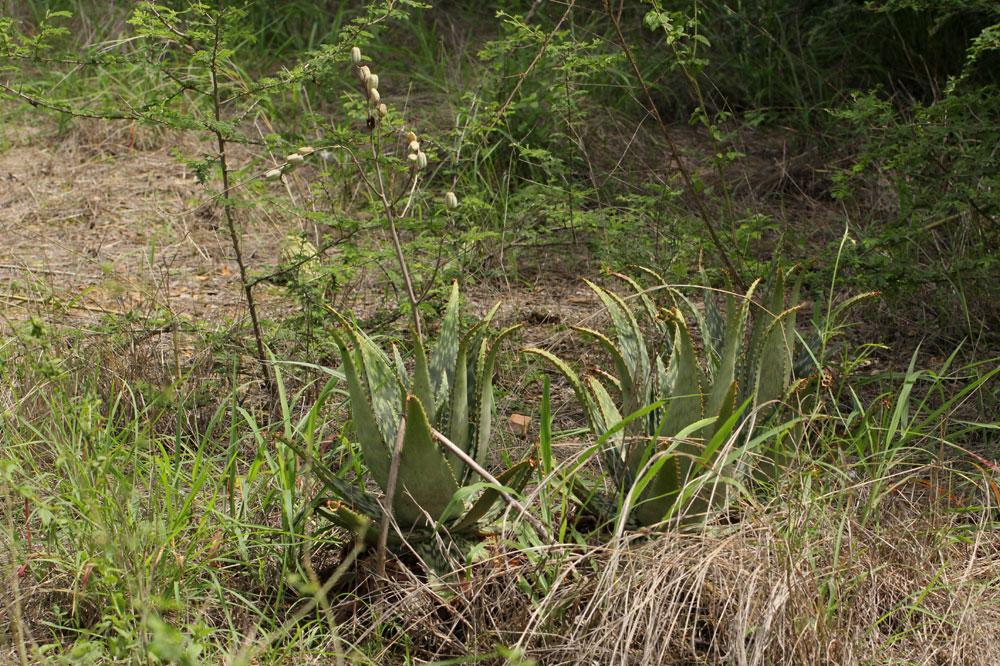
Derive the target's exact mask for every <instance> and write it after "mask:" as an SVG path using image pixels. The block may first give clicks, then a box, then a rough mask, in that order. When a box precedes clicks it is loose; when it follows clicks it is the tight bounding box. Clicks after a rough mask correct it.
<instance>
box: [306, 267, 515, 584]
mask: <svg viewBox="0 0 1000 666" xmlns="http://www.w3.org/2000/svg"><path fill="white" fill-rule="evenodd" d="M496 309H497V308H496V307H494V308H493V310H491V311H490V313H489V314H488V315H487V316H486V318H485V319H483V320H482V321H480V322H479V323H478V324H476V325H475V326H473V327H471V329H469V330H468V331H467V332H466V333H465V335H460V334H459V328H460V326H459V291H458V285H457V283H456V284H454V285H453V287H452V290H451V295H450V298H449V300H448V304H447V306H446V308H445V313H444V317H443V319H442V322H441V327H440V331H439V334H438V339H437V344H436V345H435V346H434V349H433V351H432V352H431V354H430V357H429V358H428V356H427V354H426V352H425V349H424V346H423V344H422V342H421V340H420V338H419V336H414V337H415V343H414V349H413V359H412V375H411V374H410V373H409V372H408V371H407V367H406V364H405V362H404V360H403V358H402V357H401V355H400V354H399V352H398V350H397V349H396V348H395V347H394V348H393V353H392V358H390V356H389V355H387V354H386V353H385V352H384V351H383V350H382V349H381V348H379V346H378V345H377V344H375V342H374V341H373V340H372V339H371V338H370V337H368V336H367V335H366V334H365V333H364V332H363V331H361V330H359V329H358V328H356V327H355V326H353V325H351V324H349V323H348V322H347V321H346V320H344V319H343V318H341V323H342V325H343V327H342V329H341V331H340V332H334V333H333V338H334V340H335V342H336V344H337V346H338V347H339V348H340V352H341V357H342V361H343V366H342V371H343V373H344V376H345V377H346V380H347V386H348V393H349V396H350V410H351V415H352V420H353V423H354V429H355V431H356V434H357V439H358V444H359V447H360V450H361V455H362V457H363V459H364V463H365V467H366V468H367V471H368V474H369V475H370V478H371V480H372V481H374V484H375V485H377V486H378V487H379V488H380V489H381V490H382V491H383V493H384V494H385V496H389V495H391V497H392V506H391V512H392V518H393V519H394V520H395V522H396V524H397V525H398V526H399V528H400V531H399V533H391V534H390V537H389V545H390V547H392V548H394V549H395V550H397V551H399V550H400V549H401V547H402V546H403V540H404V539H405V541H406V542H408V543H409V544H410V547H411V548H413V549H414V550H415V551H416V552H417V553H418V554H420V555H421V557H422V558H423V559H424V560H425V562H426V563H427V564H428V565H429V566H431V568H432V569H434V570H437V571H443V570H447V569H450V562H449V558H451V557H455V556H461V555H464V554H466V553H467V552H468V550H469V548H470V547H471V546H472V545H474V544H475V543H477V542H478V541H479V539H480V538H481V537H483V536H484V535H486V534H488V533H489V531H490V526H491V523H493V522H494V521H495V518H496V515H497V513H498V509H499V507H498V504H499V501H500V499H501V494H500V491H499V489H498V488H496V487H493V486H485V484H483V483H482V480H481V479H480V478H479V475H478V474H477V473H476V472H475V470H473V469H472V468H471V467H470V466H469V465H467V464H466V463H465V462H464V461H462V460H461V459H460V457H459V456H458V455H456V454H454V453H453V452H451V451H450V450H448V449H445V448H442V447H441V446H440V444H439V442H438V439H437V438H436V437H435V432H437V433H440V434H442V435H444V436H445V437H446V438H447V439H449V440H450V441H451V442H453V443H454V444H456V445H457V446H458V447H459V448H461V449H462V450H463V451H464V452H465V453H466V454H467V455H468V456H469V457H470V458H471V459H472V460H474V461H475V462H476V463H477V464H478V465H479V466H481V467H482V466H485V464H486V458H487V452H488V448H489V444H490V437H491V424H492V413H493V369H494V365H495V362H496V358H497V354H498V352H499V350H500V348H501V343H502V342H503V340H504V339H505V338H506V337H507V336H509V335H510V334H511V333H512V332H513V331H515V330H516V329H517V328H519V327H518V326H513V327H510V328H507V329H505V330H503V331H501V332H500V333H499V334H497V335H496V336H492V337H491V336H489V335H487V333H486V329H487V327H488V326H489V323H490V321H491V319H492V316H493V314H494V313H495V312H496ZM400 428H402V433H400V432H399V429H400ZM397 436H399V437H401V442H400V449H399V452H400V453H399V455H400V458H399V465H398V475H397V477H396V480H395V488H394V490H393V492H392V493H389V477H390V467H391V463H392V457H393V453H394V451H395V449H396V443H397ZM302 453H303V455H305V456H306V457H307V458H309V459H310V460H312V461H313V463H314V467H315V470H316V473H317V475H318V476H319V478H320V480H321V481H322V483H323V485H324V487H325V492H324V494H323V495H322V496H321V497H319V498H317V499H316V500H315V501H314V502H313V504H312V506H313V508H315V510H316V511H317V512H318V513H319V514H320V515H322V516H324V517H326V518H328V519H329V520H331V521H332V522H334V523H336V524H338V525H340V526H342V527H346V528H349V529H355V530H359V529H360V530H362V534H363V536H364V538H365V539H366V540H367V541H368V542H370V543H373V544H374V543H376V542H377V539H378V528H377V526H378V525H379V524H380V522H381V521H382V518H383V501H380V499H379V498H377V497H376V496H375V495H374V494H372V492H370V491H369V490H367V489H365V488H362V487H359V485H357V484H356V483H351V482H349V481H347V480H345V479H343V478H341V477H339V476H337V475H336V474H335V473H333V472H332V471H331V470H329V469H327V468H326V467H325V466H324V465H323V464H322V463H321V462H319V461H318V460H316V458H315V456H312V455H310V454H309V452H307V451H302ZM530 471H531V465H530V462H529V461H525V462H522V463H520V464H518V465H515V466H513V467H511V468H510V469H509V470H507V471H506V472H505V473H503V474H501V475H499V476H498V477H497V480H498V481H500V483H502V484H504V486H506V487H507V488H508V489H513V490H515V491H519V490H520V489H521V488H523V487H524V484H525V483H526V482H527V479H528V477H529V474H530ZM484 487H485V489H484V490H482V492H481V493H480V494H479V495H478V498H476V499H475V501H470V498H471V497H473V496H474V495H475V494H476V493H477V491H478V490H479V489H481V488H484Z"/></svg>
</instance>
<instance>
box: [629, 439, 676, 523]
mask: <svg viewBox="0 0 1000 666" xmlns="http://www.w3.org/2000/svg"><path fill="white" fill-rule="evenodd" d="M680 463H681V459H680V457H678V456H676V455H673V454H665V455H664V456H663V457H662V458H660V459H659V460H656V461H655V462H654V463H653V464H652V465H651V466H650V468H649V469H648V470H646V472H645V474H643V475H642V477H641V478H639V479H638V480H637V481H636V485H635V486H634V488H633V490H634V492H633V499H636V498H638V500H639V501H638V502H637V503H635V504H634V505H633V506H632V507H631V511H629V513H630V514H632V515H633V516H635V520H636V521H637V522H638V523H639V524H640V525H647V526H649V525H655V524H657V523H659V522H660V521H661V520H663V517H664V516H666V515H667V513H668V512H669V511H670V509H671V508H672V507H673V505H674V503H675V502H676V501H677V495H678V493H679V491H680V488H681V479H682V478H683V476H682V473H681V466H680Z"/></svg>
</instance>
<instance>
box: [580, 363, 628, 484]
mask: <svg viewBox="0 0 1000 666" xmlns="http://www.w3.org/2000/svg"><path fill="white" fill-rule="evenodd" d="M589 383H590V390H591V392H592V393H593V395H594V398H595V400H596V404H597V408H598V409H599V410H600V411H601V418H602V420H603V421H604V427H603V428H602V432H601V433H597V434H603V433H604V432H607V431H608V430H611V429H612V428H614V427H615V426H616V425H618V424H619V423H620V422H621V420H622V415H621V412H619V411H618V408H617V407H615V403H614V400H612V398H611V396H610V395H609V394H608V392H607V390H605V388H604V386H603V385H602V384H601V383H600V382H599V381H597V380H596V379H594V378H593V377H591V378H590V380H589ZM626 431H627V430H622V431H620V432H618V433H616V434H615V435H614V437H613V438H612V439H611V440H610V442H609V444H608V445H607V446H605V447H604V449H603V450H604V460H605V464H607V466H608V471H609V472H610V473H611V476H612V477H614V478H615V479H621V478H623V473H624V465H623V462H624V460H625V459H626V458H627V455H628V452H627V448H626V446H625V433H626Z"/></svg>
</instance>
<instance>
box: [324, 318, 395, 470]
mask: <svg viewBox="0 0 1000 666" xmlns="http://www.w3.org/2000/svg"><path fill="white" fill-rule="evenodd" d="M332 335H333V339H334V342H336V343H337V346H338V347H339V348H340V357H341V359H342V362H343V366H344V376H345V377H346V378H347V388H348V392H349V395H350V396H351V416H352V418H353V420H354V429H355V430H356V431H357V433H358V443H359V444H360V445H361V455H362V456H364V459H365V465H366V466H367V467H368V471H369V472H370V473H371V475H372V478H373V479H375V482H376V483H377V484H378V485H379V486H381V487H382V488H385V487H386V485H387V484H388V482H389V458H390V455H391V452H390V451H389V447H388V445H387V444H386V441H385V439H384V437H383V435H382V432H381V430H379V427H378V422H377V419H376V416H375V410H374V408H373V407H372V403H371V401H370V400H369V398H368V394H367V392H366V391H365V389H364V385H363V383H362V379H361V375H360V373H359V372H358V367H357V364H356V362H355V357H354V354H353V353H352V352H351V351H350V350H349V349H348V348H347V345H346V344H345V343H344V340H343V338H341V337H340V335H339V334H337V333H333V334H332Z"/></svg>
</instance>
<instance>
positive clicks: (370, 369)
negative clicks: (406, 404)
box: [356, 331, 403, 449]
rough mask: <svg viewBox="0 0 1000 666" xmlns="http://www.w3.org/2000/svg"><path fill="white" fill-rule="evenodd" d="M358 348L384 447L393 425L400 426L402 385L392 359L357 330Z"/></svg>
mask: <svg viewBox="0 0 1000 666" xmlns="http://www.w3.org/2000/svg"><path fill="white" fill-rule="evenodd" d="M356 339H357V341H358V350H359V351H360V353H361V361H362V365H363V367H364V375H365V378H366V379H367V380H368V391H369V395H370V396H371V405H372V409H373V410H374V412H375V422H376V423H377V424H378V427H379V430H380V431H381V432H382V440H383V441H384V442H386V448H387V449H388V448H389V447H391V446H392V444H391V443H392V442H395V441H396V429H397V428H398V427H399V417H400V415H401V413H402V406H403V387H402V386H401V385H400V382H399V375H398V374H397V373H396V371H395V369H394V367H393V363H392V362H391V361H390V360H389V357H388V356H386V355H385V352H383V351H382V350H381V349H379V348H378V346H376V344H375V343H374V342H373V341H372V339H371V338H369V337H368V336H367V335H365V333H364V331H357V335H356Z"/></svg>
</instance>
